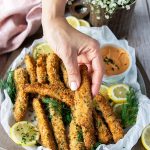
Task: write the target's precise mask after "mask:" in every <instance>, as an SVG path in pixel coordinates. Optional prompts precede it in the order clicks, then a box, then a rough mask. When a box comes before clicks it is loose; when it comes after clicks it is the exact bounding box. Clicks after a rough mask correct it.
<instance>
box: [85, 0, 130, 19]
mask: <svg viewBox="0 0 150 150" xmlns="http://www.w3.org/2000/svg"><path fill="white" fill-rule="evenodd" d="M84 1H86V2H87V3H88V4H92V5H94V9H99V8H98V7H101V8H103V9H105V14H106V15H105V18H107V19H109V18H110V16H111V15H112V14H113V13H114V12H115V11H116V10H117V8H118V7H121V8H126V9H127V10H128V9H130V4H131V1H132V0H84ZM94 11H95V12H96V10H94Z"/></svg>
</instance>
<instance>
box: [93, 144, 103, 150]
mask: <svg viewBox="0 0 150 150" xmlns="http://www.w3.org/2000/svg"><path fill="white" fill-rule="evenodd" d="M100 144H101V143H100V142H97V143H95V144H94V145H93V146H92V147H91V150H96V149H97V147H98V146H99V145H100Z"/></svg>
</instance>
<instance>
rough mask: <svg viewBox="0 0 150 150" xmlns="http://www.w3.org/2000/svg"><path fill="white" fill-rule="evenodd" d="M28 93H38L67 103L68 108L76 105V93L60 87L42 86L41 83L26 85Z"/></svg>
mask: <svg viewBox="0 0 150 150" xmlns="http://www.w3.org/2000/svg"><path fill="white" fill-rule="evenodd" d="M24 91H25V92H26V93H38V94H39V95H41V96H49V97H52V98H55V99H58V100H59V101H62V102H64V103H66V104H67V105H68V106H72V105H74V101H73V100H74V93H73V92H72V91H71V90H69V89H65V88H63V87H60V86H58V85H42V84H39V83H34V84H26V85H25V86H24Z"/></svg>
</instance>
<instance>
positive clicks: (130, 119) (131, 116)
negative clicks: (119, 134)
mask: <svg viewBox="0 0 150 150" xmlns="http://www.w3.org/2000/svg"><path fill="white" fill-rule="evenodd" d="M137 113H138V99H137V95H136V92H135V91H134V89H133V88H130V89H129V92H128V93H127V104H123V106H122V113H121V119H122V123H123V126H124V127H125V128H126V127H129V126H132V125H134V124H135V123H136V118H137Z"/></svg>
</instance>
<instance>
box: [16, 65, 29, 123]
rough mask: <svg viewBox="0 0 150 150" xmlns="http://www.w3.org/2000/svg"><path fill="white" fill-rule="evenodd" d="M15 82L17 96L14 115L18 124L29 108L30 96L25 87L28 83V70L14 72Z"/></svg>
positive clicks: (19, 69)
mask: <svg viewBox="0 0 150 150" xmlns="http://www.w3.org/2000/svg"><path fill="white" fill-rule="evenodd" d="M14 81H15V86H16V89H17V94H16V100H15V105H14V112H13V114H14V118H15V120H16V121H17V122H18V121H22V120H23V119H24V117H25V114H26V111H27V107H28V96H27V93H25V92H24V85H25V84H26V83H28V78H27V72H26V70H25V69H23V68H18V69H16V70H15V71H14Z"/></svg>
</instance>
